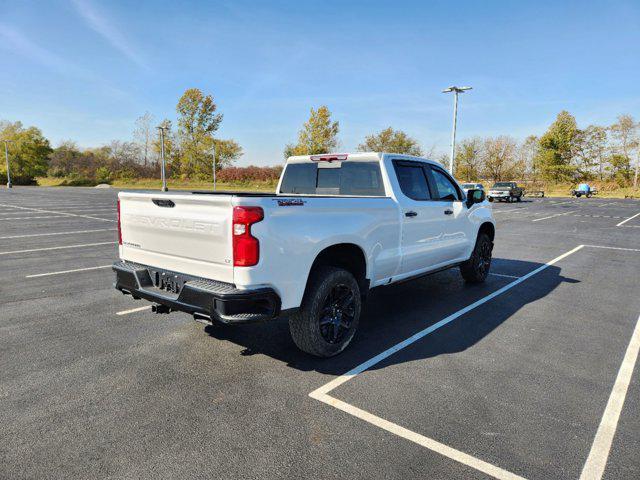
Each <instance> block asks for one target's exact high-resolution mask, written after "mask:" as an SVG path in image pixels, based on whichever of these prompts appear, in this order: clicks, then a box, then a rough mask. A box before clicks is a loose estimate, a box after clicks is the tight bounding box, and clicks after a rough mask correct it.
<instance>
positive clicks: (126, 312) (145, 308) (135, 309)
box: [116, 305, 151, 315]
mask: <svg viewBox="0 0 640 480" xmlns="http://www.w3.org/2000/svg"><path fill="white" fill-rule="evenodd" d="M150 309H151V305H145V306H144V307H138V308H132V309H131V310H122V311H121V312H116V315H126V314H128V313H135V312H142V311H143V310H150Z"/></svg>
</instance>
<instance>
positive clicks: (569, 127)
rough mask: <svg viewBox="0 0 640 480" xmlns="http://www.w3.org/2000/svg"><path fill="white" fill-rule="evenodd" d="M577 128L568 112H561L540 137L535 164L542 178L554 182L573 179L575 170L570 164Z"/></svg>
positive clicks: (574, 120)
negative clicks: (538, 167)
mask: <svg viewBox="0 0 640 480" xmlns="http://www.w3.org/2000/svg"><path fill="white" fill-rule="evenodd" d="M577 136H578V126H577V124H576V119H575V118H574V116H573V115H571V114H570V113H569V112H567V111H565V110H563V111H561V112H560V113H559V114H558V116H557V118H556V120H555V122H553V123H552V124H551V126H550V127H549V129H548V130H547V131H546V132H545V134H544V135H542V137H540V150H539V152H538V156H537V158H536V164H537V165H539V166H540V170H541V173H542V176H543V177H544V178H545V179H547V180H553V181H556V182H559V181H562V180H570V179H573V177H574V175H575V172H576V168H575V166H574V165H573V164H572V160H573V155H574V151H575V148H576V138H577Z"/></svg>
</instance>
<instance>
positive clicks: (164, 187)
mask: <svg viewBox="0 0 640 480" xmlns="http://www.w3.org/2000/svg"><path fill="white" fill-rule="evenodd" d="M156 128H157V129H158V130H160V156H161V158H162V164H161V166H160V174H161V176H162V191H163V192H166V191H167V177H166V168H165V161H164V131H165V130H166V129H167V127H165V126H164V125H160V126H159V127H156Z"/></svg>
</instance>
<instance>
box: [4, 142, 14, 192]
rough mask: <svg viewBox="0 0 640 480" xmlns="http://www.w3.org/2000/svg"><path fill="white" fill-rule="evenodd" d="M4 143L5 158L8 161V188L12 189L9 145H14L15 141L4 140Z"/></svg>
mask: <svg viewBox="0 0 640 480" xmlns="http://www.w3.org/2000/svg"><path fill="white" fill-rule="evenodd" d="M3 142H4V158H5V160H6V161H7V188H12V187H13V185H12V184H11V169H10V168H9V146H8V145H9V143H10V142H11V143H13V140H3Z"/></svg>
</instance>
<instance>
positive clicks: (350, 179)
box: [279, 160, 385, 197]
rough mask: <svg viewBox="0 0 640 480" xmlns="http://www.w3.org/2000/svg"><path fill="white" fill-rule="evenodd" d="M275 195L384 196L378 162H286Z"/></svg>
mask: <svg viewBox="0 0 640 480" xmlns="http://www.w3.org/2000/svg"><path fill="white" fill-rule="evenodd" d="M279 193H285V194H287V193H289V194H303V195H304V194H306V195H351V196H361V197H384V196H385V191H384V184H383V183H382V174H381V172H380V164H379V163H378V162H353V161H352V162H350V161H348V160H346V161H339V162H304V163H289V164H288V165H287V167H286V168H285V171H284V176H283V177H282V183H281V185H280V192H279Z"/></svg>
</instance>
